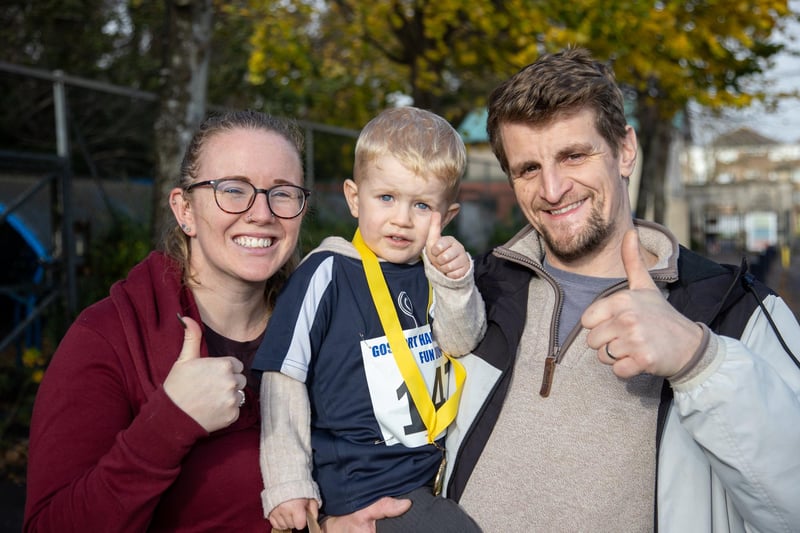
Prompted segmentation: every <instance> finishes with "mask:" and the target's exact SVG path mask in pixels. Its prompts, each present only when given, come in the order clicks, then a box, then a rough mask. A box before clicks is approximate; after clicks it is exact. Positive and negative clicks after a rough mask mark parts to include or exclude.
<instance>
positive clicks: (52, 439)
mask: <svg viewBox="0 0 800 533" xmlns="http://www.w3.org/2000/svg"><path fill="white" fill-rule="evenodd" d="M176 313H180V314H181V315H185V316H190V317H192V318H194V319H195V320H196V321H197V322H198V323H200V317H199V315H198V311H197V306H196V305H195V302H194V298H193V297H192V293H191V291H189V290H188V289H187V288H186V287H184V286H183V285H182V283H181V273H180V270H179V267H178V266H177V265H176V264H175V263H174V262H173V261H171V260H170V259H168V258H167V257H166V256H164V255H163V254H161V253H158V252H153V253H151V254H150V255H149V256H148V257H147V258H146V259H145V260H144V261H142V262H141V263H139V264H138V265H137V266H135V267H134V268H133V269H132V270H131V272H130V274H129V275H128V278H127V279H126V280H123V281H120V282H118V283H116V284H114V286H113V287H112V288H111V294H110V296H109V297H108V298H105V299H103V300H101V301H100V302H98V303H96V304H94V305H92V306H91V307H89V308H87V309H86V310H84V311H83V312H82V313H81V314H80V316H79V317H78V318H77V320H76V321H75V323H74V324H73V325H72V327H70V329H69V331H68V332H67V334H66V335H65V336H64V338H63V339H62V341H61V344H60V345H59V347H58V349H57V350H56V353H55V354H54V356H53V359H52V361H51V362H50V365H49V367H48V368H47V371H46V372H45V377H44V380H43V381H42V384H41V386H40V388H39V392H38V395H37V397H36V404H35V406H34V412H33V420H32V422H31V435H30V456H29V464H28V479H27V483H28V486H27V491H28V494H27V501H26V505H25V523H24V531H48V532H51V531H59V532H66V531H80V532H87V531H114V532H117V531H120V532H121V531H204V532H206V531H245V532H249V531H260V532H264V531H269V530H270V527H269V522H268V521H266V520H265V519H264V517H263V514H262V509H261V499H260V492H261V490H262V488H263V486H262V480H261V473H260V470H259V467H258V445H259V420H260V417H259V413H258V405H257V404H258V394H257V392H255V391H252V390H248V391H247V402H246V403H245V405H244V407H242V410H241V414H240V417H239V420H238V421H237V422H236V423H234V424H233V425H231V426H229V427H228V428H225V429H222V430H220V431H216V432H214V433H211V434H209V433H207V432H206V431H205V430H204V429H203V428H202V427H201V426H200V425H199V424H197V423H196V422H195V421H194V420H193V419H192V418H190V417H189V416H188V415H187V414H186V413H184V412H183V411H182V410H180V409H179V408H178V407H177V406H176V405H175V404H174V403H173V402H172V401H171V400H170V399H169V397H168V396H167V395H166V393H165V392H164V388H163V383H164V379H165V378H166V377H167V374H168V373H169V371H170V369H171V368H172V364H173V363H174V362H175V359H176V358H177V356H178V353H179V352H180V350H181V346H182V344H183V329H182V327H181V325H180V323H179V321H178V319H177V318H176V316H175V315H176ZM201 350H202V355H203V356H207V347H206V343H205V341H204V342H203V343H202V348H201Z"/></svg>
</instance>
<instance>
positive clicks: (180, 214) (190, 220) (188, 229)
mask: <svg viewBox="0 0 800 533" xmlns="http://www.w3.org/2000/svg"><path fill="white" fill-rule="evenodd" d="M169 208H170V209H171V210H172V214H173V215H174V216H175V220H177V221H178V225H179V226H180V227H181V229H183V231H184V233H186V234H187V235H190V236H191V235H194V233H195V229H196V228H195V223H194V212H193V211H192V204H190V203H189V201H188V200H187V199H186V196H184V190H183V189H181V188H180V187H175V188H174V189H172V190H171V191H170V192H169Z"/></svg>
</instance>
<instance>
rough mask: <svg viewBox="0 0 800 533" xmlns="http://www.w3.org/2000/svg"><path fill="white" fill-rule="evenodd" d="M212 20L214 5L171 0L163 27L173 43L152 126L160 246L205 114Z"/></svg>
mask: <svg viewBox="0 0 800 533" xmlns="http://www.w3.org/2000/svg"><path fill="white" fill-rule="evenodd" d="M212 15H213V5H212V0H167V21H166V24H165V26H166V31H167V34H168V37H167V40H168V43H169V44H168V45H167V46H166V53H165V58H164V66H163V68H162V71H161V89H160V107H159V114H158V118H157V119H156V123H155V126H154V135H155V151H156V153H155V161H156V176H155V184H154V187H153V224H152V231H153V233H152V237H153V242H154V243H156V244H157V243H158V242H159V240H160V238H161V236H162V235H163V232H164V230H165V229H166V228H168V227H169V221H170V219H171V217H172V213H171V212H170V211H169V209H168V206H167V198H168V197H169V191H170V190H171V189H172V188H173V187H175V186H176V185H177V184H178V178H179V172H180V164H181V160H182V158H183V153H184V151H185V150H186V146H187V145H188V144H189V140H190V139H191V137H192V134H193V133H194V131H195V130H196V129H197V127H198V126H199V125H200V123H201V122H202V120H203V118H204V117H205V114H206V93H207V88H208V65H209V59H210V43H211V32H212V28H211V24H212V18H213V17H212Z"/></svg>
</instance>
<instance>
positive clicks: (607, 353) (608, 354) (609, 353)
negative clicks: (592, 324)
mask: <svg viewBox="0 0 800 533" xmlns="http://www.w3.org/2000/svg"><path fill="white" fill-rule="evenodd" d="M606 355H607V356H608V357H609V358H610V359H611V360H612V361H617V360H618V359H617V358H616V357H614V356H613V355H611V352H609V351H608V344H606Z"/></svg>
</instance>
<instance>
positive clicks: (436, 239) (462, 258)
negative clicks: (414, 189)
mask: <svg viewBox="0 0 800 533" xmlns="http://www.w3.org/2000/svg"><path fill="white" fill-rule="evenodd" d="M425 252H426V254H427V256H428V260H429V261H430V262H431V265H433V266H434V267H435V268H436V269H437V270H438V271H439V272H441V273H442V274H444V275H445V276H447V277H448V278H451V279H459V278H462V277H464V275H465V274H466V273H467V272H469V266H470V261H469V255H467V251H466V250H465V249H464V246H463V245H462V244H461V243H460V242H458V241H457V240H456V238H455V237H451V236H449V235H447V236H444V237H443V236H442V215H441V213H439V212H437V211H434V212H433V213H432V214H431V225H430V226H429V228H428V238H427V240H426V241H425Z"/></svg>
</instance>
